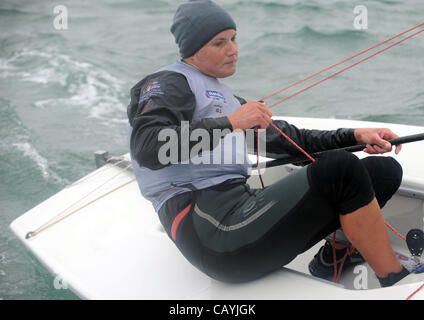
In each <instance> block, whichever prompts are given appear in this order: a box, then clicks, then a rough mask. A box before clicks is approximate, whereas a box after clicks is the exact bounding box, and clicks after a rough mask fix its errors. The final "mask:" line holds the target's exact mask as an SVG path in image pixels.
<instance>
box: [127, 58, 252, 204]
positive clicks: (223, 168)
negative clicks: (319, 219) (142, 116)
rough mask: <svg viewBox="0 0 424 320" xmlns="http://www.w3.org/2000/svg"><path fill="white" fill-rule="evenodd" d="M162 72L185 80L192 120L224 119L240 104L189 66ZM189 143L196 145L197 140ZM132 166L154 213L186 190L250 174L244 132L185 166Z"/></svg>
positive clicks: (223, 87) (179, 63) (213, 80)
mask: <svg viewBox="0 0 424 320" xmlns="http://www.w3.org/2000/svg"><path fill="white" fill-rule="evenodd" d="M165 70H167V71H174V72H178V73H181V74H183V75H184V76H185V77H186V79H187V81H188V84H189V86H190V89H191V91H192V92H193V94H194V95H195V98H196V108H195V111H194V115H193V120H199V119H203V118H215V117H222V116H226V115H229V114H231V113H233V112H234V111H236V110H237V109H238V108H239V107H240V102H239V101H238V100H237V99H236V98H235V97H234V95H233V93H232V91H231V89H230V88H229V87H228V86H226V85H224V84H221V83H220V82H219V81H218V79H216V78H213V77H209V76H207V75H205V74H204V73H202V72H201V71H199V70H198V69H196V68H195V67H193V66H191V65H188V64H186V63H184V62H182V61H178V60H177V61H176V62H175V63H174V64H172V65H170V66H167V67H164V68H162V69H160V70H158V71H157V72H159V71H165ZM186 125H187V126H188V123H186ZM131 131H132V127H131V126H130V125H129V124H128V139H129V138H130V137H131ZM195 131H196V130H194V131H193V132H195ZM193 140H194V141H197V140H198V138H197V137H196V138H193ZM179 152H181V150H179ZM132 165H133V170H134V173H135V176H136V178H137V182H138V185H139V188H140V191H141V193H142V195H143V196H144V197H145V198H146V199H148V200H150V201H151V202H152V204H153V207H154V209H155V211H156V212H158V211H159V209H160V207H161V206H162V205H163V203H164V202H165V201H166V200H168V199H170V198H171V197H173V196H175V195H177V194H180V193H184V192H188V191H190V190H191V188H190V187H194V188H195V189H204V188H208V187H211V186H213V185H217V184H219V183H222V182H224V181H226V180H228V179H233V178H247V177H248V176H249V175H250V170H251V163H250V161H249V160H248V154H247V148H246V141H245V135H244V132H232V133H229V134H227V135H226V136H225V137H224V138H222V139H221V141H220V144H218V146H217V147H216V148H215V149H213V150H206V151H204V150H203V151H202V152H201V153H200V154H199V155H198V156H195V157H192V158H191V159H190V160H189V161H187V162H186V163H176V164H171V165H168V166H166V167H164V168H162V169H158V170H151V169H148V168H145V167H140V166H139V165H138V163H137V162H136V161H135V160H133V159H132ZM188 185H191V186H190V187H189V186H188Z"/></svg>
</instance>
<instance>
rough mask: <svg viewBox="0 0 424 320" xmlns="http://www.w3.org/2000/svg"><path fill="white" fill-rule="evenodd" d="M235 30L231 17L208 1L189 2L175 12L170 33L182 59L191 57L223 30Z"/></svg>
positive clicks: (194, 0)
mask: <svg viewBox="0 0 424 320" xmlns="http://www.w3.org/2000/svg"><path fill="white" fill-rule="evenodd" d="M228 29H234V30H236V24H235V22H234V20H233V19H232V18H231V16H230V15H229V14H228V12H227V11H225V10H224V9H223V8H221V7H220V6H219V5H217V4H216V3H214V2H212V1H210V0H191V1H189V2H187V3H183V4H182V5H180V6H179V7H178V9H177V11H176V12H175V16H174V22H173V24H172V26H171V32H172V34H173V35H174V37H175V42H176V43H177V44H178V47H179V48H180V53H181V56H182V57H183V58H188V57H191V56H192V55H193V54H195V53H196V52H197V51H198V50H199V49H200V48H202V47H203V46H204V45H205V44H206V43H208V42H209V41H210V40H211V39H212V38H213V37H214V36H216V35H217V34H218V33H220V32H221V31H224V30H228Z"/></svg>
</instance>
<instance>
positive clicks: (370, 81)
mask: <svg viewBox="0 0 424 320" xmlns="http://www.w3.org/2000/svg"><path fill="white" fill-rule="evenodd" d="M182 2H183V1H171V0H160V1H156V0H125V1H114V0H102V1H95V2H92V1H91V2H87V1H82V0H74V1H70V2H66V3H65V2H61V1H59V0H58V1H50V0H48V1H41V0H33V1H23V0H2V1H0V299H78V297H77V296H75V295H74V294H73V293H72V292H70V291H69V290H65V289H62V288H61V287H60V286H59V287H58V286H55V278H54V276H53V275H51V274H50V273H49V272H48V271H47V270H46V269H45V268H44V267H43V266H42V265H41V264H40V263H39V262H38V261H37V260H36V258H35V257H34V256H33V255H32V254H31V253H29V252H28V251H27V250H26V249H25V247H24V246H23V245H22V243H21V242H20V241H19V240H17V238H16V237H15V236H14V234H12V232H11V231H10V228H9V225H10V223H11V222H12V221H13V220H14V219H15V218H17V217H19V216H20V215H22V214H23V213H25V212H26V211H27V210H29V209H31V208H32V207H34V206H36V205H37V204H39V203H40V202H42V201H43V200H45V199H47V198H48V197H50V196H52V195H53V194H55V193H56V192H58V191H60V190H61V189H63V188H64V187H65V186H67V185H69V184H70V183H72V182H73V181H75V180H77V179H79V178H81V177H83V176H85V175H86V174H88V173H90V172H91V171H93V170H94V169H95V163H94V157H93V153H94V152H95V151H96V150H108V151H109V152H110V154H112V155H120V154H123V153H126V152H128V149H127V141H126V122H127V116H126V106H127V105H128V103H129V90H130V88H131V87H132V86H133V85H134V84H135V83H137V82H138V81H139V80H140V79H142V78H143V77H144V76H146V75H147V74H149V73H151V72H154V71H155V70H157V69H158V68H160V67H162V66H165V65H168V64H170V63H172V62H174V61H175V60H176V59H178V58H179V55H178V49H177V46H176V45H175V43H174V39H173V37H172V34H171V33H170V31H169V28H170V25H171V23H172V17H173V14H174V12H175V9H176V8H177V6H178V5H179V4H180V3H182ZM218 3H219V4H220V5H222V6H223V7H224V8H226V9H227V10H228V11H229V12H230V13H231V15H232V16H233V18H234V20H235V21H236V23H237V39H238V44H239V60H238V68H237V73H236V74H235V75H234V76H232V77H230V78H227V79H224V80H223V81H224V82H225V83H226V84H228V85H229V86H231V87H232V88H233V90H234V93H235V94H237V95H238V96H241V97H243V98H245V99H246V100H250V99H259V98H261V97H264V96H266V95H267V94H269V93H271V92H274V91H276V90H278V89H280V88H282V87H284V86H286V85H288V84H290V83H293V82H295V81H297V80H300V79H303V78H305V77H306V76H308V75H310V74H312V73H315V72H317V71H319V70H321V69H323V68H325V67H327V66H329V65H332V64H334V63H336V62H339V61H341V60H343V59H344V58H347V57H350V56H352V55H353V54H355V53H357V52H359V51H361V50H364V49H366V48H368V47H370V46H372V45H374V44H376V43H378V42H380V41H383V40H385V39H387V38H389V37H390V36H392V35H395V34H397V33H400V32H402V31H404V30H406V29H409V28H411V27H413V26H416V25H418V24H419V23H421V22H424V17H423V12H424V2H423V1H422V0H405V1H396V0H372V1H371V0H363V1H358V2H357V1H347V0H345V1H332V0H319V1H318V0H308V1H305V0H302V1H301V0H289V1H277V0H266V1H244V0H243V1H242V0H218ZM357 6H362V7H359V8H356V7H357ZM363 7H365V9H366V11H364V10H362V11H361V10H359V9H361V8H363ZM355 8H356V10H355ZM365 13H366V16H363V15H364V14H365ZM355 21H356V23H355ZM392 43H393V42H392ZM377 50H378V49H377ZM373 52H376V50H374V51H372V53H373ZM423 53H424V34H420V35H418V36H416V37H414V38H411V39H409V40H407V41H405V42H403V43H402V44H401V45H399V46H396V47H393V48H392V49H390V50H388V51H386V52H384V53H383V54H381V55H379V56H377V57H375V58H372V59H370V60H368V61H366V62H364V63H363V64H360V65H358V66H356V67H354V68H353V69H351V70H348V71H346V72H344V73H342V74H340V75H338V76H336V77H334V78H332V79H331V80H329V81H326V82H324V83H322V84H320V85H319V86H317V87H314V88H313V89H311V90H308V91H307V92H304V93H302V94H300V95H298V96H296V97H295V98H293V99H290V100H288V101H286V102H284V103H282V104H280V105H278V106H276V107H274V108H273V109H272V112H273V114H274V115H277V116H284V115H287V116H307V117H319V118H342V119H355V120H369V121H380V122H387V123H403V124H412V125H418V126H424V85H423V74H424V54H423ZM361 58H362V56H361V57H358V58H355V59H354V60H353V61H352V62H356V61H358V60H359V59H361ZM345 66H348V64H343V65H342V66H340V67H338V69H336V70H339V69H341V68H342V67H345ZM330 74H331V71H328V72H325V73H324V74H323V75H322V77H323V76H328V75H330ZM322 77H321V78H322ZM321 78H317V79H316V80H319V79H321ZM316 80H315V81H316ZM312 83H313V82H312V80H311V81H307V82H305V83H304V84H303V86H300V87H296V88H293V89H291V90H289V91H288V92H287V93H285V95H284V94H281V95H278V96H276V97H273V98H271V99H269V100H267V102H269V103H272V102H275V101H277V100H279V99H282V98H284V97H285V96H286V95H287V94H290V93H293V92H295V90H296V89H297V90H299V89H301V88H302V87H305V86H307V85H310V84H312Z"/></svg>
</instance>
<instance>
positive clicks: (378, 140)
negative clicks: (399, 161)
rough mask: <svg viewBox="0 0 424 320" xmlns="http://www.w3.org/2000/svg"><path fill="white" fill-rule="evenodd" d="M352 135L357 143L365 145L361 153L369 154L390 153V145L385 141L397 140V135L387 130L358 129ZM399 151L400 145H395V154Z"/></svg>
mask: <svg viewBox="0 0 424 320" xmlns="http://www.w3.org/2000/svg"><path fill="white" fill-rule="evenodd" d="M354 134H355V139H356V141H358V143H365V144H366V145H367V147H366V148H365V149H364V150H363V151H364V152H366V153H369V154H378V153H386V152H390V151H392V145H391V144H390V142H388V141H387V140H388V139H393V138H399V136H398V135H397V134H395V133H394V132H392V130H390V129H387V128H358V129H355V133H354ZM401 149H402V145H400V144H399V145H397V146H396V149H395V153H396V154H398V153H399V152H400V150H401Z"/></svg>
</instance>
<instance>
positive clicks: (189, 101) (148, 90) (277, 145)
mask: <svg viewBox="0 0 424 320" xmlns="http://www.w3.org/2000/svg"><path fill="white" fill-rule="evenodd" d="M237 99H238V100H239V101H240V103H241V104H244V103H245V102H246V101H245V100H244V99H242V98H239V97H237ZM195 107H196V101H195V96H194V94H193V92H192V91H191V89H190V87H189V84H188V82H187V80H186V78H185V77H184V76H183V75H182V74H180V73H177V72H172V71H161V72H157V73H154V74H151V75H149V76H147V77H145V78H144V79H142V80H141V81H140V82H138V83H137V84H136V85H135V86H134V87H133V88H132V89H131V102H130V104H129V105H128V108H127V114H128V119H129V122H130V125H131V127H132V129H133V130H132V134H131V137H130V149H131V154H132V156H133V158H134V159H135V160H136V161H137V162H138V164H139V165H140V166H143V167H146V168H149V169H152V170H156V169H160V168H163V167H164V166H165V165H163V164H161V163H160V162H159V160H158V152H159V149H160V148H161V146H163V145H164V144H165V143H166V141H159V139H158V135H159V132H160V130H162V129H164V128H169V129H174V130H175V132H176V133H177V135H178V138H179V139H178V140H179V143H180V144H182V143H188V144H189V150H190V151H191V149H192V147H193V146H194V145H195V144H197V143H198V142H196V141H181V121H189V131H190V133H191V132H192V131H193V130H195V129H197V128H202V129H205V130H207V132H209V133H210V135H211V139H210V141H211V142H210V149H211V150H212V149H213V148H215V147H216V145H217V141H214V139H212V130H213V129H221V130H223V129H229V130H232V126H231V123H230V121H229V120H228V118H227V117H226V116H224V117H217V118H204V119H201V120H198V121H192V117H193V113H194V110H195ZM273 123H274V124H275V125H276V126H277V127H278V128H279V129H280V130H282V131H283V132H284V133H285V134H287V135H288V136H289V137H290V138H291V139H293V140H294V141H295V142H296V143H297V144H298V145H299V146H300V147H302V148H303V149H304V150H306V151H307V152H309V153H313V152H317V151H323V150H329V149H334V148H340V147H346V146H351V145H354V144H356V140H355V137H354V134H353V132H354V129H346V128H341V129H337V130H329V131H327V130H308V129H299V128H297V127H296V126H294V125H291V124H289V123H288V122H286V121H283V120H274V121H273ZM215 140H216V139H215ZM255 141H256V139H255ZM179 147H180V146H178V150H180V148H179ZM255 149H256V144H255ZM266 150H267V153H270V154H290V155H294V156H298V155H301V153H300V151H298V150H297V149H296V148H295V147H294V146H293V145H292V144H291V143H290V142H289V141H287V140H286V139H285V138H284V137H282V136H281V134H280V133H279V132H278V131H277V130H275V128H273V127H272V126H269V127H268V128H267V129H266ZM188 154H191V152H189V153H188ZM183 156H184V155H183V154H179V158H178V160H179V161H184V160H187V159H184V158H182V157H183Z"/></svg>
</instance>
